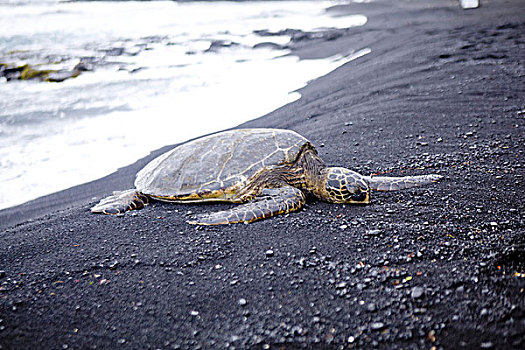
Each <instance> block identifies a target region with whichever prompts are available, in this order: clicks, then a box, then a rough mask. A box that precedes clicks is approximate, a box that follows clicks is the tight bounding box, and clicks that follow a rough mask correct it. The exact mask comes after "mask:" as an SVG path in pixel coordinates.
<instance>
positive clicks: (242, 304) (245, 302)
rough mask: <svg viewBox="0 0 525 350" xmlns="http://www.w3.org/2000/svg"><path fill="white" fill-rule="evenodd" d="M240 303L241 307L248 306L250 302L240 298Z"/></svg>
mask: <svg viewBox="0 0 525 350" xmlns="http://www.w3.org/2000/svg"><path fill="white" fill-rule="evenodd" d="M238 303H239V305H240V306H245V305H246V304H248V302H247V301H246V299H244V298H240V299H239V302H238Z"/></svg>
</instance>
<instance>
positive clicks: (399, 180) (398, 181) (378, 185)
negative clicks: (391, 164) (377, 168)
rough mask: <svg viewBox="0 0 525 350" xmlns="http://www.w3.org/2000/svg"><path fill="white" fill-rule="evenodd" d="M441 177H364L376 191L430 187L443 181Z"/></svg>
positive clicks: (433, 175)
mask: <svg viewBox="0 0 525 350" xmlns="http://www.w3.org/2000/svg"><path fill="white" fill-rule="evenodd" d="M441 178H442V176H440V175H435V174H431V175H417V176H404V177H386V176H363V179H364V180H365V181H366V182H368V186H369V187H370V189H372V190H375V191H399V190H404V189H407V188H412V187H417V186H423V185H428V184H430V183H432V182H436V181H438V180H439V179H441Z"/></svg>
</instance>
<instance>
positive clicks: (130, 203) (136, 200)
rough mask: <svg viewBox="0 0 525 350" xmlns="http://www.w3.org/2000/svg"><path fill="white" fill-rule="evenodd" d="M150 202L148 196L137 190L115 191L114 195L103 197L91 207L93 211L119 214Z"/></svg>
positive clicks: (140, 207) (139, 207) (142, 206)
mask: <svg viewBox="0 0 525 350" xmlns="http://www.w3.org/2000/svg"><path fill="white" fill-rule="evenodd" d="M148 203H149V199H148V197H147V196H146V195H144V194H142V193H140V192H137V191H136V190H127V191H120V192H113V195H112V196H109V197H106V198H104V199H102V200H101V201H100V202H99V203H98V204H97V205H95V206H94V207H93V208H91V212H92V213H102V214H108V215H118V214H124V213H125V212H126V211H128V210H134V209H142V208H144V206H145V205H146V204H148Z"/></svg>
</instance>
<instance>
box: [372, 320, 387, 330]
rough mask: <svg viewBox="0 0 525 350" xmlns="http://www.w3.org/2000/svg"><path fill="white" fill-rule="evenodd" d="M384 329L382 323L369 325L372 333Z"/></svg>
mask: <svg viewBox="0 0 525 350" xmlns="http://www.w3.org/2000/svg"><path fill="white" fill-rule="evenodd" d="M384 327H385V324H384V323H383V322H372V323H370V328H371V329H372V330H374V331H378V330H380V329H383V328H384Z"/></svg>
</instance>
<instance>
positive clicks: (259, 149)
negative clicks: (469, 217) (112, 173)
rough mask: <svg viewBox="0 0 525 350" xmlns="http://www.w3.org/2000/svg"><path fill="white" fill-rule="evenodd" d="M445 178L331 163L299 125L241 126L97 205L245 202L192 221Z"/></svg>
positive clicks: (352, 199)
mask: <svg viewBox="0 0 525 350" xmlns="http://www.w3.org/2000/svg"><path fill="white" fill-rule="evenodd" d="M440 178H441V176H439V175H419V176H406V177H382V176H363V175H360V174H358V173H356V172H355V171H352V170H349V169H345V168H340V167H327V166H326V165H325V163H324V162H323V160H322V159H321V158H320V157H319V155H318V154H317V151H316V150H315V148H314V146H313V145H312V143H311V142H310V141H308V140H307V139H306V138H304V137H303V136H301V135H299V134H298V133H296V132H294V131H290V130H281V129H241V130H231V131H225V132H220V133H217V134H214V135H210V136H206V137H202V138H199V139H196V140H193V141H191V142H187V143H185V144H182V145H180V146H177V147H175V148H174V149H172V150H170V151H168V152H166V153H164V154H162V155H160V156H159V157H157V158H155V159H154V160H152V161H151V162H150V163H149V164H147V165H146V166H145V167H144V168H143V169H142V170H140V171H139V172H138V173H137V176H136V178H135V189H132V190H127V191H122V192H115V193H114V194H113V195H112V196H110V197H108V198H105V199H102V200H101V201H100V202H99V203H98V204H97V205H95V206H94V207H93V208H91V211H92V212H94V213H104V214H121V213H124V212H126V211H127V210H133V209H141V208H142V207H144V205H145V204H147V203H149V202H150V200H161V201H168V202H190V203H191V202H207V203H208V202H219V201H220V202H231V203H243V204H242V205H240V206H237V207H234V208H232V209H228V210H223V211H218V212H215V213H208V214H203V215H199V216H197V217H196V218H195V219H193V220H191V221H189V223H190V224H199V225H221V224H232V223H237V222H244V223H248V222H252V221H255V220H259V219H264V218H267V217H270V216H274V215H278V214H284V213H289V212H292V211H295V210H297V209H299V208H301V207H302V206H303V204H304V203H305V199H306V196H307V195H313V196H314V197H316V198H318V199H320V200H323V201H326V202H331V203H352V204H368V203H369V200H370V199H369V196H370V190H376V191H396V190H401V189H405V188H410V187H414V186H420V185H425V184H428V183H431V182H434V181H437V180H439V179H440Z"/></svg>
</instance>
